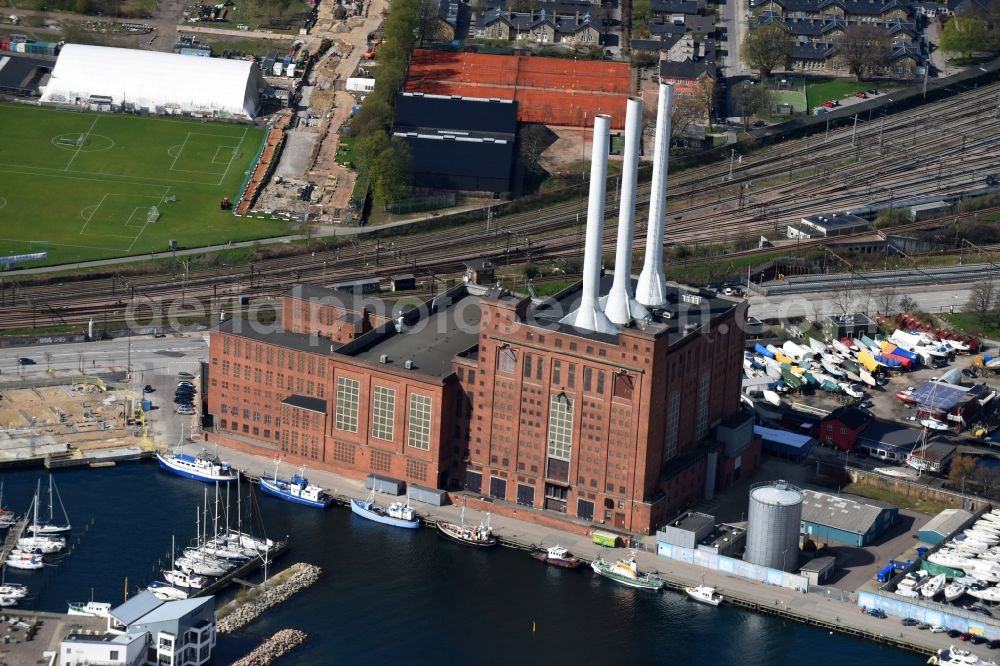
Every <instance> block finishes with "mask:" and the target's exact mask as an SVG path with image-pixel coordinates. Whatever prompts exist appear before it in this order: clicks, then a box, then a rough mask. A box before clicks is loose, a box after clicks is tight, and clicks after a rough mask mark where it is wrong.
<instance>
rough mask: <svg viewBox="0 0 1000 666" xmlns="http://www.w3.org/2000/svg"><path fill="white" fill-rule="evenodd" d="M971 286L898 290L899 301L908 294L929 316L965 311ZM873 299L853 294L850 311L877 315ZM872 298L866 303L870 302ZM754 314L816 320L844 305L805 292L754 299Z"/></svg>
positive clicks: (876, 302)
mask: <svg viewBox="0 0 1000 666" xmlns="http://www.w3.org/2000/svg"><path fill="white" fill-rule="evenodd" d="M971 289H972V285H971V284H955V285H948V286H933V285H921V286H919V287H913V288H911V289H910V290H908V291H904V290H896V291H895V292H894V293H895V296H896V299H897V302H898V299H899V297H900V296H902V295H904V294H905V295H908V296H910V298H912V299H913V300H914V301H916V303H917V305H918V306H919V309H920V310H922V311H924V312H929V313H948V312H961V311H962V310H964V309H965V304H966V302H967V301H968V300H969V294H970V293H971ZM880 292H881V290H876V291H875V292H874V294H872V295H871V296H870V297H868V296H866V294H865V293H864V292H862V291H855V292H852V297H851V299H850V301H851V302H850V303H849V304H848V305H849V306H850V307H849V309H850V311H852V312H854V311H861V312H866V311H867V312H875V311H877V310H878V309H879V293H880ZM868 298H870V300H868V302H867V304H866V299H868ZM749 300H750V315H751V316H753V317H757V318H758V319H788V318H793V317H809V318H813V319H814V318H816V317H818V316H822V315H828V314H843V312H844V310H843V309H842V308H841V307H840V306H841V303H840V302H838V299H837V297H836V296H835V295H833V294H831V293H830V292H818V293H805V294H795V295H779V296H751V297H750V299H749Z"/></svg>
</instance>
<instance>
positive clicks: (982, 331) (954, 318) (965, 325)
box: [941, 312, 1000, 340]
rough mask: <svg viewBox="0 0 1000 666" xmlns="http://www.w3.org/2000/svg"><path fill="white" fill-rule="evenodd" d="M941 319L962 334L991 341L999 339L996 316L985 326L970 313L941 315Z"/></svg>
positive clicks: (998, 325) (999, 323) (999, 327)
mask: <svg viewBox="0 0 1000 666" xmlns="http://www.w3.org/2000/svg"><path fill="white" fill-rule="evenodd" d="M941 318H942V319H944V320H946V321H947V322H948V323H949V324H951V325H952V326H953V327H955V328H956V329H958V330H959V331H962V332H963V333H971V334H973V335H981V336H983V337H985V338H990V339H991V340H996V339H998V338H1000V322H997V318H996V316H994V317H993V318H992V320H991V321H990V322H989V323H987V324H986V326H983V325H982V324H980V323H979V318H978V317H977V316H976V314H975V313H972V312H956V313H955V314H943V315H941Z"/></svg>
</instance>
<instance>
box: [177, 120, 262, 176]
mask: <svg viewBox="0 0 1000 666" xmlns="http://www.w3.org/2000/svg"><path fill="white" fill-rule="evenodd" d="M246 133H247V130H246V129H244V130H243V136H242V137H239V138H237V137H235V136H223V135H221V134H200V133H198V132H188V137H192V136H203V137H208V138H210V139H232V140H236V145H235V146H229V145H228V144H226V143H222V142H219V143H216V144H215V155H213V156H212V161H211V162H209V164H220V162H216V161H215V158H216V157H218V155H219V150H220V149H221V148H230V149H231V150H232V151H233V154H232V155H231V156H230V158H229V161H228V162H221V164H226V168H227V169H228V167H229V164H230V163H232V159H233V156H235V154H236V151H237V150H239V148H240V146H241V145H242V144H243V139H244V137H246ZM181 152H183V146H182V151H181ZM178 157H180V153H178ZM176 165H177V158H176V157H175V158H174V163H173V164H172V165H170V170H171V171H177V172H181V173H200V174H205V175H209V176H217V175H219V172H218V171H201V170H200V169H178V168H177V166H176Z"/></svg>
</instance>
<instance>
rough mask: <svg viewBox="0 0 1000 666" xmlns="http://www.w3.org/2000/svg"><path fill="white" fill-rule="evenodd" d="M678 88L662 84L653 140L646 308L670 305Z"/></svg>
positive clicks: (638, 292) (641, 292)
mask: <svg viewBox="0 0 1000 666" xmlns="http://www.w3.org/2000/svg"><path fill="white" fill-rule="evenodd" d="M673 101H674V86H673V84H670V83H661V84H660V99H659V102H658V104H657V109H656V135H655V137H654V138H653V181H652V185H651V188H650V191H649V227H648V228H647V230H646V259H645V261H644V262H643V265H642V273H640V274H639V282H638V283H637V285H636V288H635V299H636V300H637V301H639V302H640V303H642V304H643V305H645V306H646V307H651V308H653V307H662V306H664V305H666V303H667V278H666V276H665V275H664V274H663V233H664V229H663V227H664V223H665V221H666V214H667V165H668V162H669V160H670V112H671V110H672V109H673Z"/></svg>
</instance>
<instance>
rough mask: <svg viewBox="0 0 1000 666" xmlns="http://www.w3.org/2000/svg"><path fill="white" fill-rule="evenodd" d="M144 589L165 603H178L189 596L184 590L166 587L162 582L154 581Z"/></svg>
mask: <svg viewBox="0 0 1000 666" xmlns="http://www.w3.org/2000/svg"><path fill="white" fill-rule="evenodd" d="M146 589H147V590H149V591H150V592H152V593H153V594H154V595H155V596H156V597H157V598H159V599H163V600H165V601H179V600H181V599H187V598H188V596H190V595H189V594H188V593H187V592H185V591H184V590H180V589H178V588H176V587H172V586H170V585H167V584H166V583H164V582H163V581H162V580H154V581H153V582H152V583H150V584H149V587H147V588H146Z"/></svg>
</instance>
